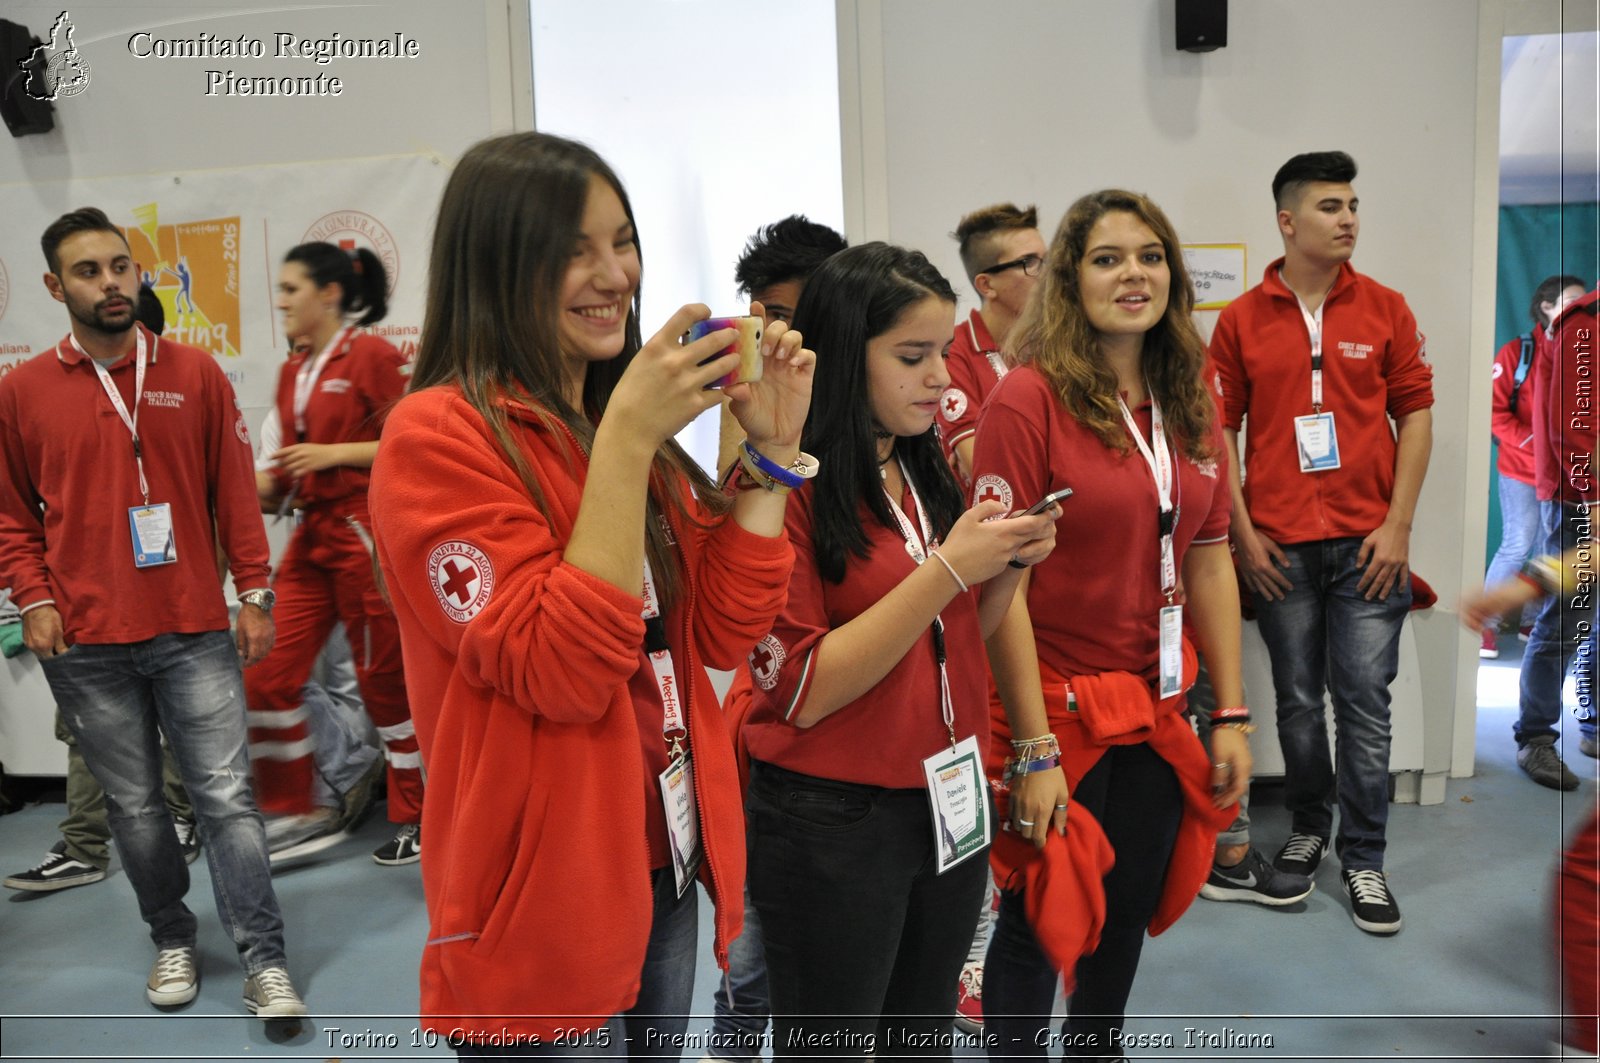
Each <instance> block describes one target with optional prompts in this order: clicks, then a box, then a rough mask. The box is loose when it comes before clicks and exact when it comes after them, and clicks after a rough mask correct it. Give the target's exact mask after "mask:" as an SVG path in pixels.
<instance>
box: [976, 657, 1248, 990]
mask: <svg viewBox="0 0 1600 1063" xmlns="http://www.w3.org/2000/svg"><path fill="white" fill-rule="evenodd" d="M1196 661H1197V659H1196V657H1195V653H1194V649H1193V647H1191V646H1190V645H1189V643H1188V641H1187V640H1185V642H1184V653H1183V665H1184V668H1183V670H1184V677H1185V684H1184V685H1185V687H1187V686H1189V685H1192V684H1193V682H1194V677H1195V674H1196V671H1197V664H1196ZM1039 673H1040V674H1039V679H1040V682H1041V684H1042V686H1043V690H1044V704H1045V712H1046V714H1047V717H1048V719H1049V721H1050V730H1051V731H1053V732H1054V733H1055V735H1056V737H1057V740H1058V741H1059V742H1060V743H1061V767H1062V769H1063V771H1065V773H1066V776H1067V785H1068V787H1070V788H1072V789H1074V790H1075V789H1076V788H1077V786H1078V782H1079V781H1080V780H1081V779H1082V778H1083V777H1084V776H1085V775H1087V774H1088V773H1089V769H1091V768H1093V767H1094V766H1095V764H1096V763H1097V762H1098V761H1099V760H1100V756H1101V754H1103V753H1104V752H1105V751H1106V749H1107V748H1108V747H1110V746H1113V745H1133V744H1135V743H1139V742H1144V743H1146V744H1148V745H1149V746H1150V748H1151V749H1152V750H1153V751H1154V752H1155V753H1156V755H1157V756H1159V757H1161V759H1163V760H1165V761H1166V762H1167V763H1168V764H1171V765H1172V768H1173V771H1174V772H1175V773H1176V774H1177V777H1178V785H1179V788H1180V789H1181V790H1182V792H1183V819H1182V821H1181V822H1180V823H1179V826H1178V839H1177V843H1176V844H1175V845H1174V847H1173V850H1172V858H1171V860H1170V862H1169V863H1168V865H1167V882H1166V886H1165V888H1164V889H1163V890H1162V893H1161V902H1160V904H1159V905H1158V906H1157V907H1156V912H1155V915H1154V916H1153V917H1152V918H1151V920H1150V934H1151V936H1152V937H1153V936H1155V935H1156V934H1159V933H1161V932H1162V931H1164V930H1166V929H1167V928H1168V927H1170V926H1171V925H1172V924H1173V923H1176V922H1177V921H1178V918H1179V917H1180V916H1182V915H1183V913H1184V912H1185V911H1187V910H1188V908H1189V905H1190V904H1191V903H1193V902H1194V899H1195V897H1196V896H1197V895H1198V894H1199V893H1200V887H1201V886H1202V885H1203V884H1204V883H1205V880H1206V876H1207V875H1208V874H1209V873H1210V871H1211V861H1212V857H1213V854H1214V852H1215V849H1216V844H1217V832H1218V831H1220V830H1222V829H1223V828H1225V827H1226V826H1227V825H1228V824H1229V823H1232V822H1233V817H1234V815H1235V814H1236V813H1237V811H1238V805H1230V806H1228V807H1227V808H1225V809H1217V808H1215V807H1213V806H1212V804H1211V758H1210V757H1208V756H1207V755H1206V751H1205V747H1204V746H1202V745H1201V744H1200V740H1199V739H1198V738H1196V737H1195V733H1194V728H1193V727H1191V726H1190V725H1189V721H1188V720H1187V718H1185V717H1184V715H1183V714H1182V713H1181V712H1180V711H1179V710H1180V708H1181V707H1182V705H1183V701H1184V699H1183V696H1182V695H1177V696H1174V697H1171V698H1167V699H1166V700H1165V701H1161V702H1159V703H1158V702H1156V701H1154V699H1153V697H1152V695H1151V692H1150V686H1149V684H1148V683H1146V682H1145V681H1144V680H1143V679H1141V678H1139V677H1138V676H1135V675H1132V674H1131V673H1128V672H1106V673H1102V674H1100V675H1080V676H1073V677H1072V678H1071V679H1070V680H1069V679H1067V678H1066V677H1065V676H1062V675H1059V674H1057V673H1055V672H1054V671H1052V670H1051V669H1049V668H1046V667H1043V666H1041V667H1040V669H1039ZM1069 689H1070V690H1072V691H1073V692H1074V693H1075V694H1076V695H1077V699H1078V703H1079V709H1077V710H1074V711H1068V709H1067V692H1068V690H1069ZM996 708H997V710H998V711H999V713H1000V716H1001V718H1002V719H1003V717H1004V710H1003V709H999V708H998V701H997V703H996ZM1086 721H1095V725H1094V726H1090V723H1089V722H1086ZM1096 732H1099V733H1101V735H1102V737H1101V738H1096V737H1095V733H1096ZM1010 742H1011V734H1010V728H1009V727H1005V726H1004V725H1003V724H1002V725H999V726H998V727H997V734H996V741H994V742H992V743H990V747H989V765H988V770H989V776H990V778H991V779H993V780H996V781H998V780H999V778H1000V775H1001V771H1000V767H1001V764H1002V762H1003V761H1004V759H1005V757H1006V754H1007V752H1008V751H1009V750H1010ZM995 806H996V816H997V817H998V818H999V820H1000V822H1002V823H1009V822H1010V803H1009V801H1008V799H1007V796H1006V793H1005V791H1004V790H1003V789H1002V788H1001V787H1000V786H999V785H996V786H995ZM1115 859H1116V854H1115V853H1114V852H1113V851H1112V849H1111V843H1110V842H1108V841H1107V840H1106V836H1105V832H1104V831H1103V830H1101V828H1100V824H1099V822H1098V821H1097V820H1096V819H1095V818H1094V816H1093V815H1091V814H1090V813H1089V812H1087V811H1085V810H1084V809H1083V808H1082V806H1080V805H1079V804H1078V803H1077V802H1076V801H1069V803H1068V805H1067V835H1066V837H1064V838H1063V837H1062V836H1061V835H1059V834H1056V833H1055V832H1054V831H1052V832H1051V833H1050V836H1049V840H1048V841H1046V842H1045V847H1044V849H1043V850H1042V851H1041V850H1039V849H1037V848H1035V847H1034V845H1033V843H1032V842H1028V841H1025V840H1023V839H1021V838H1019V837H1017V835H1015V834H1013V833H1011V832H1010V831H1001V832H1000V833H998V834H997V835H995V840H994V846H993V847H992V848H991V849H990V851H989V862H990V866H992V867H993V868H994V877H995V882H996V883H998V884H999V885H1000V887H1001V888H1002V889H1012V890H1014V889H1017V888H1019V887H1020V888H1022V889H1023V890H1024V896H1025V898H1026V900H1025V903H1026V908H1027V914H1028V922H1029V924H1030V925H1031V926H1032V927H1033V931H1034V935H1035V936H1036V937H1037V938H1038V940H1039V947H1040V948H1041V949H1043V950H1044V954H1045V955H1046V956H1047V957H1049V958H1050V962H1051V963H1052V964H1053V965H1054V966H1055V968H1056V970H1058V971H1060V972H1061V975H1062V977H1063V978H1064V979H1065V980H1066V985H1067V991H1068V992H1071V989H1072V981H1073V970H1074V968H1075V967H1076V965H1077V962H1078V959H1079V957H1082V956H1085V955H1087V954H1088V953H1090V952H1093V951H1094V949H1095V946H1097V945H1098V944H1099V943H1100V931H1101V930H1102V928H1103V927H1104V926H1105V916H1106V898H1105V876H1106V873H1107V872H1108V871H1110V870H1111V867H1112V864H1113V863H1114V862H1115Z"/></svg>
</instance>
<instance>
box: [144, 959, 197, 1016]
mask: <svg viewBox="0 0 1600 1063" xmlns="http://www.w3.org/2000/svg"><path fill="white" fill-rule="evenodd" d="M199 992H200V972H199V970H198V969H197V968H196V967H195V965H194V946H193V945H184V946H182V947H180V948H175V949H162V950H161V951H160V952H158V953H156V962H155V963H154V964H152V965H151V967H150V980H149V981H147V982H145V984H144V995H145V996H146V997H147V998H148V999H149V1001H150V1003H152V1004H157V1005H160V1006H161V1007H171V1006H172V1005H174V1004H187V1003H189V1001H191V1000H193V999H194V998H195V994H197V993H199Z"/></svg>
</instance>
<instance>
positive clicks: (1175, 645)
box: [1156, 605, 1183, 698]
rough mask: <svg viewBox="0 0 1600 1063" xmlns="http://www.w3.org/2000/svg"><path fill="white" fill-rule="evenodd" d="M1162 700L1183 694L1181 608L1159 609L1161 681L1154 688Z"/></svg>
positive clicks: (1168, 606)
mask: <svg viewBox="0 0 1600 1063" xmlns="http://www.w3.org/2000/svg"><path fill="white" fill-rule="evenodd" d="M1156 691H1157V694H1158V695H1159V696H1160V697H1162V698H1170V697H1172V696H1173V695H1174V694H1181V693H1182V692H1183V606H1181V605H1165V606H1162V607H1161V680H1160V682H1159V684H1158V685H1157V688H1156Z"/></svg>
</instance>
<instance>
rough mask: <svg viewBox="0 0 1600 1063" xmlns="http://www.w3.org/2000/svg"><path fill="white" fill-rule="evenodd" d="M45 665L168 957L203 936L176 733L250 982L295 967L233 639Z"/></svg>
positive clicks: (115, 650) (92, 653)
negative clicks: (180, 825)
mask: <svg viewBox="0 0 1600 1063" xmlns="http://www.w3.org/2000/svg"><path fill="white" fill-rule="evenodd" d="M43 665H44V674H45V678H46V679H47V680H49V682H50V690H51V692H52V693H53V694H54V695H55V699H56V704H57V706H58V707H59V708H60V711H61V718H62V719H63V720H65V721H66V724H67V726H68V727H69V728H71V729H72V733H73V735H74V737H76V738H77V740H78V748H79V749H80V750H82V751H83V759H84V761H85V762H86V763H87V764H88V765H89V770H90V771H91V772H93V773H94V776H95V778H96V779H98V780H99V781H100V785H101V786H102V787H104V788H105V791H106V804H107V807H108V809H109V810H110V813H111V834H112V837H114V838H115V839H116V841H117V850H118V853H119V854H120V855H121V857H122V866H123V870H125V871H126V872H127V874H128V882H129V883H130V884H131V885H132V886H133V892H134V895H135V896H136V897H137V898H138V900H139V913H140V915H142V916H143V917H144V921H145V922H146V923H148V924H149V926H150V938H151V940H153V941H154V942H155V943H156V947H157V948H163V949H165V948H177V947H180V946H187V945H193V944H194V943H195V931H196V926H195V917H194V913H193V912H191V911H189V909H188V907H187V906H186V905H185V904H184V903H183V898H184V895H185V894H186V893H188V892H189V868H188V865H187V864H185V863H184V861H183V853H182V851H181V850H180V849H179V848H178V838H177V835H176V834H174V833H173V827H172V817H171V815H170V814H169V813H168V812H167V805H166V802H165V801H164V800H163V799H162V796H161V735H162V734H163V733H165V734H166V736H167V741H168V743H169V744H170V745H171V746H172V752H173V755H174V757H175V758H176V759H177V763H178V771H179V773H180V774H181V775H182V777H183V783H184V786H185V787H187V788H188V791H189V797H190V800H191V801H193V803H194V811H195V816H196V818H197V820H198V822H199V825H200V836H201V837H202V838H204V839H205V843H206V844H205V853H206V859H207V860H208V861H209V862H210V865H211V883H212V889H213V891H214V892H215V894H216V901H217V914H218V915H219V916H220V917H221V919H222V925H223V927H224V928H225V929H226V930H227V931H228V936H229V937H230V938H231V939H232V941H233V943H234V945H235V946H236V947H237V948H238V950H239V959H240V963H241V965H242V966H243V967H244V970H245V973H246V974H247V975H248V974H256V973H257V972H260V971H263V970H265V969H267V968H268V967H282V966H285V962H284V953H283V916H282V914H281V913H280V912H279V910H278V898H277V895H276V894H274V893H273V890H272V876H271V873H270V871H269V869H268V866H267V841H266V836H265V834H264V832H263V830H262V826H261V814H260V813H259V812H257V811H256V803H255V797H254V795H253V793H252V792H251V789H250V766H249V764H248V762H247V759H246V756H245V716H244V684H243V682H242V680H241V678H240V675H239V657H238V654H237V653H236V652H235V650H234V648H233V639H232V637H231V636H230V635H229V633H228V632H227V631H208V632H205V633H203V634H198V635H158V636H156V637H155V638H153V639H149V640H148V641H145V642H134V643H126V644H111V645H83V644H79V645H76V646H73V647H71V648H70V649H68V650H67V652H66V653H63V654H61V655H59V656H56V657H47V658H44V660H43Z"/></svg>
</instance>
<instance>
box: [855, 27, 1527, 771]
mask: <svg viewBox="0 0 1600 1063" xmlns="http://www.w3.org/2000/svg"><path fill="white" fill-rule="evenodd" d="M840 12H841V14H840V32H841V36H843V35H845V34H846V33H849V34H850V35H851V38H852V39H851V40H842V41H841V56H842V57H843V58H842V65H844V66H845V67H846V71H845V72H846V73H847V75H848V77H847V81H846V83H847V85H848V86H850V88H851V90H852V91H851V92H849V93H847V97H846V98H845V99H844V100H843V101H842V107H843V110H844V113H845V115H846V125H847V128H846V131H845V142H846V144H847V145H851V144H852V143H853V140H852V129H851V125H852V123H855V133H856V138H855V140H854V144H855V145H856V147H857V149H858V150H857V151H855V152H854V153H851V152H847V156H846V159H847V169H846V203H847V207H849V208H851V209H850V210H848V211H847V216H848V217H849V219H850V222H851V224H852V232H851V233H850V234H849V235H850V236H851V238H852V239H853V240H859V239H863V238H885V239H890V240H893V241H896V242H899V243H904V244H908V245H911V246H913V247H917V248H920V249H922V250H924V251H926V252H927V253H928V254H929V255H930V256H931V257H932V258H933V259H934V261H935V262H936V263H937V264H938V265H940V267H941V268H942V269H944V270H945V271H946V273H947V274H948V275H949V276H950V277H951V278H952V281H953V282H956V283H957V287H958V289H960V290H962V291H963V295H964V296H965V297H966V300H967V301H968V302H969V303H970V301H971V294H970V292H969V291H967V290H966V285H965V283H964V277H963V276H962V273H961V267H960V261H959V259H958V257H957V255H956V249H955V244H954V242H953V241H952V240H951V239H949V237H948V235H947V234H948V233H949V232H950V231H951V230H952V229H953V228H954V227H955V223H956V221H957V219H958V218H959V217H960V215H961V214H962V213H963V212H965V211H967V210H970V209H972V208H974V207H976V206H980V205H983V204H986V203H990V202H994V201H997V200H1003V199H1011V200H1015V201H1017V202H1018V203H1030V202H1032V203H1037V204H1038V205H1039V208H1040V216H1041V227H1042V228H1043V229H1044V230H1045V231H1046V235H1047V236H1048V234H1049V233H1050V232H1051V231H1053V229H1054V226H1055V224H1056V222H1057V221H1058V220H1059V218H1060V216H1061V214H1062V213H1063V211H1064V210H1065V208H1066V207H1067V205H1068V204H1069V203H1070V202H1071V201H1072V199H1074V198H1075V197H1077V196H1078V195H1080V194H1082V193H1084V192H1088V191H1091V190H1093V189H1096V188H1102V187H1107V186H1116V185H1120V186H1123V187H1128V188H1132V189H1136V190H1138V191H1142V192H1145V193H1147V194H1149V195H1150V196H1152V197H1153V198H1154V199H1155V200H1156V201H1157V202H1158V203H1160V204H1161V205H1162V207H1163V208H1164V209H1165V210H1166V211H1167V212H1168V214H1169V215H1170V216H1171V217H1172V219H1173V221H1174V223H1175V224H1176V226H1177V228H1178V231H1179V233H1180V235H1181V237H1182V238H1183V239H1184V240H1185V241H1186V242H1193V243H1200V242H1225V243H1232V242H1242V243H1245V244H1247V245H1248V247H1249V270H1250V272H1251V274H1252V275H1253V276H1255V277H1259V275H1260V273H1261V271H1262V269H1263V268H1264V267H1265V266H1266V265H1267V263H1268V262H1269V261H1271V260H1272V259H1273V258H1275V257H1276V256H1277V255H1278V254H1280V253H1281V244H1280V241H1279V239H1278V236H1277V232H1276V228H1275V225H1274V221H1273V208H1272V202H1271V193H1270V184H1271V179H1272V174H1273V172H1274V171H1275V170H1276V169H1277V167H1278V166H1279V165H1280V164H1281V163H1282V162H1283V161H1284V160H1285V159H1286V158H1288V157H1289V156H1290V155H1292V154H1295V153H1297V152H1301V151H1311V150H1321V149H1326V148H1342V149H1344V150H1347V151H1349V152H1350V153H1351V154H1353V155H1354V156H1355V157H1356V159H1357V160H1358V162H1359V163H1360V165H1361V174H1360V176H1359V177H1358V178H1357V182H1356V183H1357V189H1358V191H1359V193H1360V195H1361V201H1362V203H1361V207H1362V210H1361V212H1362V218H1363V227H1362V234H1361V245H1360V247H1359V249H1358V250H1357V253H1356V260H1355V264H1356V266H1357V268H1358V269H1360V270H1362V271H1363V272H1365V273H1369V274H1371V275H1372V276H1374V277H1376V278H1377V279H1379V280H1381V281H1382V282H1384V283H1385V284H1387V285H1389V286H1391V287H1394V288H1397V289H1399V290H1400V291H1402V292H1404V293H1405V295H1406V297H1407V299H1408V301H1409V302H1410V304H1411V306H1412V309H1413V310H1414V311H1415V313H1416V315H1417V318H1418V321H1419V322H1420V323H1421V326H1422V328H1423V330H1424V332H1425V333H1426V334H1427V336H1428V352H1429V355H1430V358H1431V360H1432V363H1433V366H1434V372H1435V379H1434V388H1435V394H1436V407H1435V409H1436V422H1435V424H1436V428H1435V451H1434V455H1435V457H1434V461H1433V464H1432V467H1431V469H1430V472H1429V475H1428V480H1427V484H1426V487H1425V489H1424V491H1423V495H1422V503H1421V507H1420V512H1419V515H1418V520H1417V527H1416V530H1415V533H1414V536H1413V543H1412V550H1413V557H1414V561H1415V567H1416V569H1417V571H1418V572H1419V574H1421V575H1422V576H1423V577H1424V578H1427V579H1429V580H1430V581H1431V582H1432V583H1433V584H1434V585H1435V588H1436V589H1437V590H1438V591H1439V592H1440V593H1441V595H1442V596H1443V602H1442V605H1443V606H1445V607H1450V606H1452V605H1453V603H1454V600H1455V595H1456V592H1457V589H1458V588H1459V587H1460V585H1461V584H1462V582H1463V572H1464V571H1465V569H1464V558H1466V557H1469V556H1471V557H1477V558H1481V557H1482V549H1483V539H1482V536H1483V520H1484V509H1485V505H1486V502H1485V499H1484V491H1483V490H1482V487H1481V485H1482V484H1484V483H1485V482H1486V477H1487V456H1486V455H1487V450H1488V428H1487V417H1488V410H1487V374H1486V373H1482V372H1480V370H1481V369H1486V368H1487V356H1488V353H1489V352H1488V351H1487V348H1486V346H1485V344H1486V343H1487V342H1488V339H1487V338H1484V339H1483V340H1482V342H1478V343H1476V344H1475V343H1474V321H1473V318H1472V314H1471V308H1472V306H1473V300H1474V295H1475V290H1474V265H1475V251H1476V250H1477V249H1476V248H1475V246H1474V239H1475V237H1474V217H1475V215H1474V211H1475V199H1474V192H1475V184H1474V182H1475V174H1476V172H1477V169H1476V162H1477V159H1476V148H1477V137H1478V130H1477V125H1478V82H1479V62H1478V54H1479V33H1478V30H1479V17H1478V8H1477V5H1474V4H1464V3H1461V2H1459V0H1408V2H1406V3H1403V4H1397V3H1393V2H1390V0H1347V2H1345V3H1341V4H1339V5H1337V6H1334V5H1326V4H1317V3H1300V2H1296V3H1288V2H1285V0H1233V2H1232V3H1231V4H1229V12H1228V16H1229V17H1228V45H1227V47H1226V48H1224V49H1222V50H1220V51H1216V52H1212V53H1209V54H1204V55H1192V54H1189V53H1185V52H1179V51H1177V50H1176V49H1175V48H1174V46H1173V29H1172V23H1173V18H1174V16H1173V2H1172V0H1124V2H1121V3H1116V4H1107V3H1099V2H1093V0H992V2H990V3H987V4H985V5H983V6H982V7H981V9H980V8H979V7H977V6H974V5H972V4H970V3H965V2H961V0H881V2H880V0H842V2H841V5H840ZM1496 35H1497V36H1496V42H1495V50H1496V55H1498V28H1496ZM1494 72H1495V74H1497V73H1498V65H1497V64H1496V65H1495V67H1494ZM875 101H881V102H875ZM880 136H881V144H882V146H881V149H878V148H875V146H874V145H875V142H876V141H877V139H878V138H879V137H880ZM1491 179H1492V175H1491ZM1476 261H1479V262H1481V261H1483V260H1482V259H1481V258H1478V259H1476ZM1488 262H1489V268H1490V270H1491V282H1490V285H1491V286H1490V289H1489V290H1490V292H1491V294H1492V268H1493V247H1492V244H1491V246H1490V247H1489V251H1488ZM1491 301H1492V299H1491ZM1208 324H1209V323H1208ZM1491 328H1492V325H1491ZM1480 355H1482V357H1480ZM1480 363H1481V364H1480ZM1480 376H1481V377H1482V378H1483V380H1482V382H1481V386H1480V385H1479V384H1477V383H1475V380H1476V378H1477V377H1480ZM1479 578H1481V573H1479ZM1436 612H1442V610H1439V611H1436ZM1454 623H1455V621H1454V616H1453V615H1449V614H1445V615H1440V616H1437V617H1431V618H1425V619H1422V620H1421V622H1419V624H1418V639H1419V651H1420V653H1421V655H1422V661H1423V672H1424V675H1426V676H1427V677H1428V679H1427V681H1428V694H1427V697H1428V714H1429V718H1428V723H1429V729H1428V744H1427V762H1428V765H1429V768H1430V770H1431V771H1434V772H1436V773H1437V772H1442V771H1444V770H1445V769H1446V768H1448V767H1450V765H1451V757H1452V746H1451V739H1452V735H1453V732H1454V730H1455V722H1454V718H1455V716H1456V714H1457V708H1458V705H1465V706H1467V707H1468V708H1469V709H1470V705H1471V703H1472V701H1473V698H1474V691H1473V689H1472V687H1471V684H1470V681H1469V679H1470V674H1471V673H1470V670H1469V669H1468V668H1467V667H1466V665H1467V662H1466V661H1465V660H1463V659H1462V657H1461V652H1462V650H1463V648H1464V647H1463V639H1462V637H1461V636H1459V635H1458V634H1457V630H1456V628H1455V626H1454ZM1474 661H1475V658H1474ZM1458 664H1460V665H1461V666H1462V667H1458ZM1268 696H1270V695H1268ZM1257 697H1261V695H1257ZM1469 718H1470V716H1469ZM1466 752H1467V758H1468V759H1467V766H1466V770H1470V746H1469V747H1468V749H1467V751H1466ZM1457 767H1458V770H1461V766H1460V765H1457Z"/></svg>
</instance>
